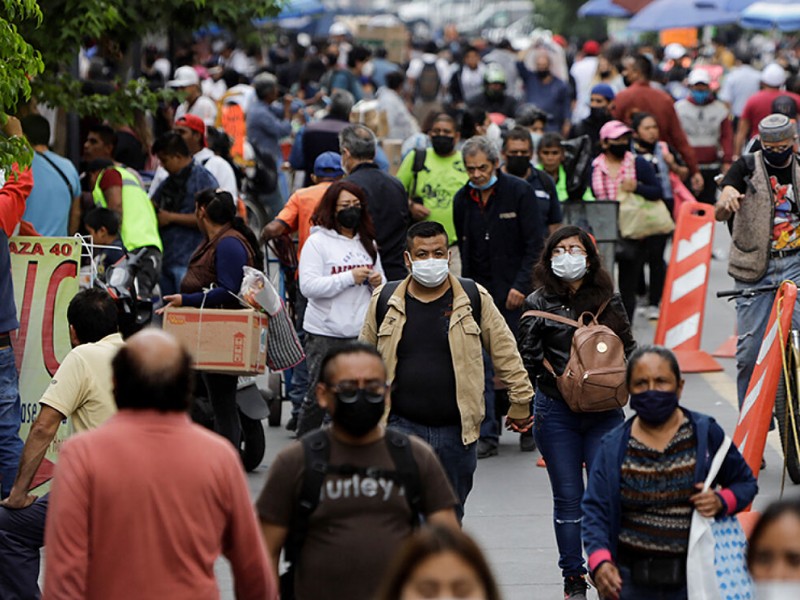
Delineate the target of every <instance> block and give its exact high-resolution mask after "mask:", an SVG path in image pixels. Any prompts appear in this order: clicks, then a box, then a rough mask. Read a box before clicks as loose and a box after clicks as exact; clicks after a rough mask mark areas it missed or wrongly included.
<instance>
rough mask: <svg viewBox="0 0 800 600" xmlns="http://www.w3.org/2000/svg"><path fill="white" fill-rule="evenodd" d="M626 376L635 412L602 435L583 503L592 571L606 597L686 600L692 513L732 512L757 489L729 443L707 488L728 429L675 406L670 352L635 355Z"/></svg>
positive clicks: (677, 393) (677, 391)
mask: <svg viewBox="0 0 800 600" xmlns="http://www.w3.org/2000/svg"><path fill="white" fill-rule="evenodd" d="M626 379H627V383H628V391H629V392H630V407H631V409H633V410H634V411H636V415H635V416H634V417H632V418H631V419H628V421H626V422H625V425H624V426H622V427H619V428H617V429H615V430H614V431H613V432H612V433H610V434H609V435H608V436H606V437H605V438H604V439H603V442H602V444H601V446H600V449H599V450H598V452H597V456H596V459H595V463H594V466H593V467H592V469H591V470H590V473H589V482H588V484H587V487H586V494H585V496H584V498H583V523H582V531H583V541H584V545H585V548H586V553H587V555H588V556H589V569H590V570H591V572H592V578H593V580H594V582H595V584H596V585H597V588H598V591H599V592H600V597H601V598H607V599H613V600H628V599H631V600H633V599H639V598H661V599H663V600H685V598H686V597H687V592H686V554H687V550H688V546H689V527H690V525H691V520H692V511H694V510H696V511H697V512H698V513H700V514H701V515H703V516H704V517H714V516H717V515H731V514H735V513H736V512H738V511H740V510H743V509H744V508H746V507H747V506H748V505H749V504H750V502H752V500H753V498H754V497H755V495H756V492H757V491H758V486H757V485H756V480H755V479H754V478H753V474H752V472H751V471H750V468H749V467H748V466H747V464H746V463H745V462H744V459H743V458H742V455H741V454H739V451H738V450H737V449H736V447H735V446H733V445H731V446H730V448H729V449H728V452H727V454H726V455H725V459H724V461H723V463H722V467H721V468H720V470H719V474H718V475H717V478H716V479H715V480H714V482H713V485H712V489H710V490H707V491H705V492H703V491H702V489H703V482H704V480H705V478H706V476H707V474H708V470H709V467H710V466H711V461H712V460H713V458H714V455H715V454H716V452H717V450H718V449H719V447H720V445H721V444H722V441H723V439H724V437H725V432H724V431H722V428H721V427H720V426H719V425H717V423H716V421H714V419H712V418H711V417H709V416H707V415H703V414H700V413H695V412H692V411H690V410H687V409H685V408H682V407H681V406H679V402H680V397H681V392H682V391H683V379H681V372H680V368H679V367H678V361H677V359H676V358H675V355H674V354H673V353H672V352H671V351H670V350H668V349H666V348H662V347H658V346H646V347H644V348H640V349H638V350H637V351H636V352H634V354H633V355H632V356H631V357H630V360H629V362H628V370H627V374H626ZM657 593H658V594H660V595H658V596H656V595H655V594H657Z"/></svg>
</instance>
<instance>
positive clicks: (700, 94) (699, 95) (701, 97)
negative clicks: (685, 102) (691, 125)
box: [689, 90, 711, 104]
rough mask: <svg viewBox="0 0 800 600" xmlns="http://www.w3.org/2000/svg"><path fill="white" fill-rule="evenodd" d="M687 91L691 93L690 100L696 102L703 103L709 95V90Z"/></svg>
mask: <svg viewBox="0 0 800 600" xmlns="http://www.w3.org/2000/svg"><path fill="white" fill-rule="evenodd" d="M689 93H690V94H691V95H692V100H694V101H695V103H697V104H705V103H706V102H708V99H709V98H710V97H711V92H710V91H709V90H690V91H689Z"/></svg>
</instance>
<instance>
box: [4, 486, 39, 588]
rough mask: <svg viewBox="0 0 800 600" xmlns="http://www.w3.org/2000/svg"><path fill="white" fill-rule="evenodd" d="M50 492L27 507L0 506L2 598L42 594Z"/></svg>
mask: <svg viewBox="0 0 800 600" xmlns="http://www.w3.org/2000/svg"><path fill="white" fill-rule="evenodd" d="M49 499H50V494H45V495H44V496H42V497H41V498H39V499H38V500H37V501H36V502H34V503H33V504H31V505H30V506H29V507H27V508H23V509H21V510H10V509H8V508H0V598H3V600H28V599H29V598H39V597H40V594H39V549H40V548H41V547H42V546H44V524H45V520H46V516H47V504H48V502H49Z"/></svg>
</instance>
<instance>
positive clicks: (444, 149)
mask: <svg viewBox="0 0 800 600" xmlns="http://www.w3.org/2000/svg"><path fill="white" fill-rule="evenodd" d="M431 145H432V146H433V151H434V152H436V154H438V155H439V156H447V155H448V154H450V153H451V152H452V151H453V149H454V148H455V147H456V138H454V137H451V136H449V135H432V136H431Z"/></svg>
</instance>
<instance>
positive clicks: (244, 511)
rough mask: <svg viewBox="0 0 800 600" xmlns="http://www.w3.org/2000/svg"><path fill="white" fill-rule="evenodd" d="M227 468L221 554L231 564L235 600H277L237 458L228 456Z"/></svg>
mask: <svg viewBox="0 0 800 600" xmlns="http://www.w3.org/2000/svg"><path fill="white" fill-rule="evenodd" d="M231 458H232V459H233V460H231V461H230V462H231V464H230V465H229V466H228V472H229V475H230V477H229V481H228V491H229V493H230V503H231V506H230V511H231V512H230V515H229V519H228V527H227V529H226V531H225V537H224V539H223V546H222V547H223V552H224V554H225V556H226V558H227V559H228V560H229V561H230V563H231V569H232V571H233V580H234V585H235V589H236V598H237V600H249V599H252V600H265V599H269V600H277V598H278V586H277V582H276V579H275V573H273V572H272V565H271V564H270V562H269V559H268V558H267V550H266V547H265V543H264V540H263V538H262V537H261V533H260V530H259V527H258V522H257V521H256V513H255V509H254V508H253V505H252V503H251V502H250V494H249V492H248V487H247V481H246V480H245V478H244V473H243V472H242V467H241V465H240V464H239V458H238V457H237V456H235V455H234V454H233V453H231Z"/></svg>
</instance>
